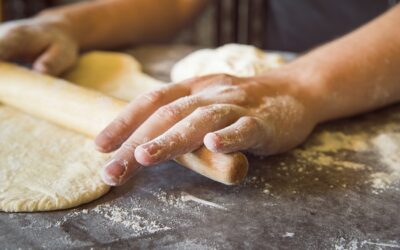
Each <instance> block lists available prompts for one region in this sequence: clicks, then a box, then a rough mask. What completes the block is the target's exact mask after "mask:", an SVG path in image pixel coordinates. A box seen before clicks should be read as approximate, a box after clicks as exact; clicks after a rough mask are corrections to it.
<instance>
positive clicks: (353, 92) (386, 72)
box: [283, 5, 400, 122]
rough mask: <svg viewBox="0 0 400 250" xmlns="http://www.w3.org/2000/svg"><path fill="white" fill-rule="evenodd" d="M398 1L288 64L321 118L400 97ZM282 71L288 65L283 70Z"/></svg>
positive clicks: (354, 111) (364, 110)
mask: <svg viewBox="0 0 400 250" xmlns="http://www.w3.org/2000/svg"><path fill="white" fill-rule="evenodd" d="M399 23H400V5H397V6H396V7H394V8H393V9H391V10H390V11H388V12H387V13H385V14H383V15H382V16H380V17H378V18H377V19H375V20H373V21H372V22H370V23H368V24H366V25H364V26H362V27H361V28H359V29H357V30H355V31H354V32H352V33H350V34H348V35H346V36H344V37H342V38H340V39H337V40H335V41H333V42H331V43H328V44H326V45H324V46H322V47H320V48H317V49H315V50H314V51H312V52H310V53H309V54H307V55H305V56H303V57H301V58H299V59H298V60H296V61H295V62H293V63H292V64H289V65H287V68H288V70H289V71H292V72H291V74H294V75H296V76H299V77H300V78H301V82H303V83H304V88H305V91H308V92H310V93H311V94H312V98H313V99H315V102H316V103H317V104H318V106H319V107H324V108H323V109H321V112H320V113H319V114H318V116H319V117H320V118H319V122H322V121H326V120H331V119H336V118H340V117H345V116H350V115H355V114H358V113H362V112H366V111H370V110H373V109H377V108H380V107H382V106H385V105H388V104H391V103H395V102H398V101H400V73H399V72H400V71H399V69H400V32H399V29H398V25H399ZM283 70H284V69H283Z"/></svg>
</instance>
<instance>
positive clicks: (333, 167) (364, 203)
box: [0, 47, 400, 249]
mask: <svg viewBox="0 0 400 250" xmlns="http://www.w3.org/2000/svg"><path fill="white" fill-rule="evenodd" d="M191 50H192V48H189V47H171V48H162V47H161V48H142V49H138V50H135V51H130V52H131V53H132V54H134V55H135V56H137V58H138V59H139V60H140V61H141V62H142V63H143V64H144V70H145V71H146V72H147V73H149V74H152V75H154V76H156V77H158V78H161V79H166V78H168V72H169V70H170V67H171V65H172V63H173V62H174V61H176V60H177V59H178V58H180V57H182V55H184V54H186V53H188V52H189V51H191ZM399 134H400V106H399V105H397V106H392V107H389V108H386V109H384V110H380V111H376V112H373V113H370V114H367V115H363V116H359V117H355V118H351V119H346V120H341V121H337V122H332V123H329V124H325V125H322V126H319V127H318V128H317V129H316V132H315V133H313V135H312V136H311V138H310V139H309V140H308V142H307V143H306V145H303V146H301V147H300V148H299V149H297V150H295V151H292V152H289V153H286V154H283V155H280V156H273V157H268V158H265V159H260V158H256V157H251V156H249V162H250V172H249V176H248V177H247V179H246V181H245V182H244V183H242V184H240V185H238V186H224V185H222V184H219V183H217V182H214V181H211V180H208V179H206V178H205V177H202V176H200V175H198V174H196V173H194V172H192V171H190V170H187V169H185V168H184V167H181V166H179V165H177V164H175V163H172V162H169V163H165V164H161V165H160V166H156V167H152V168H147V169H145V170H144V171H142V172H141V173H140V174H139V175H138V176H137V177H136V178H135V179H134V180H132V181H130V182H129V183H128V184H127V185H125V186H123V187H119V188H113V189H112V190H111V191H110V192H109V193H108V194H107V195H105V196H104V197H102V198H100V199H99V200H96V201H94V202H92V203H90V204H87V205H83V206H81V207H78V208H75V209H69V210H65V211H56V212H42V213H0V249H16V248H23V249H25V248H34V249H36V248H49V249H64V248H94V249H103V248H109V249H114V248H117V249H120V248H122V249H124V248H125V249H137V248H144V249H153V248H157V249H243V248H246V249H399V248H400V183H399V176H400V175H399V168H400V166H399V164H400V162H398V161H397V160H398V159H399V155H400V152H398V151H396V150H398V149H399V148H398V146H399V144H400V142H399V141H398V139H399V138H400V136H399ZM396 143H397V144H396ZM396 145H397V146H396ZM393 150H394V151H393ZM396 164H397V165H396Z"/></svg>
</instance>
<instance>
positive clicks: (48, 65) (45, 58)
mask: <svg viewBox="0 0 400 250" xmlns="http://www.w3.org/2000/svg"><path fill="white" fill-rule="evenodd" d="M76 58H77V50H76V49H75V48H73V47H70V46H66V44H64V45H63V46H61V44H53V45H51V46H50V47H49V48H48V49H47V50H46V51H45V52H44V53H43V54H42V55H40V56H39V58H38V59H37V60H36V61H35V62H34V64H33V70H36V71H38V72H41V73H44V74H49V75H59V74H61V73H62V72H63V71H65V70H66V69H68V68H69V67H70V66H72V65H73V64H74V62H75V61H76Z"/></svg>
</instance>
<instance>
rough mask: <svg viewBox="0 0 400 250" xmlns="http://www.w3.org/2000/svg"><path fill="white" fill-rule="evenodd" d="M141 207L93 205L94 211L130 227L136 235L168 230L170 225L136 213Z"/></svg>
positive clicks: (114, 222)
mask: <svg viewBox="0 0 400 250" xmlns="http://www.w3.org/2000/svg"><path fill="white" fill-rule="evenodd" d="M140 210H142V209H141V208H129V209H127V208H122V207H121V206H117V205H110V204H103V205H99V206H97V207H95V208H94V209H93V211H94V212H96V213H98V214H100V215H103V216H104V217H105V218H107V219H108V220H110V221H111V222H112V223H113V224H120V225H123V226H125V227H127V228H131V229H133V230H134V231H135V233H136V234H138V235H144V234H151V233H155V232H159V231H167V230H170V229H171V228H170V227H167V226H164V225H162V224H160V223H159V222H157V221H155V220H150V219H148V218H144V217H142V216H140V215H138V214H137V211H140Z"/></svg>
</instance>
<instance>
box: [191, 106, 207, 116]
mask: <svg viewBox="0 0 400 250" xmlns="http://www.w3.org/2000/svg"><path fill="white" fill-rule="evenodd" d="M210 110H211V107H210V106H201V107H198V108H196V110H195V111H194V113H195V114H198V115H206V114H208V113H209V112H210Z"/></svg>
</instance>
